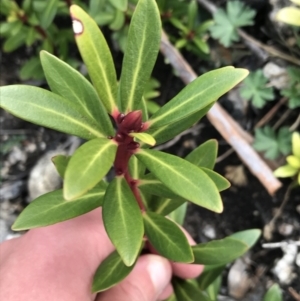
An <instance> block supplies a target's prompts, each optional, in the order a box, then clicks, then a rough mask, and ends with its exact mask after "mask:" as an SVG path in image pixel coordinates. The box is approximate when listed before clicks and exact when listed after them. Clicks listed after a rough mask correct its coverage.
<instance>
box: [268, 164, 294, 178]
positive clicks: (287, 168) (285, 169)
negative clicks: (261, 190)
mask: <svg viewBox="0 0 300 301" xmlns="http://www.w3.org/2000/svg"><path fill="white" fill-rule="evenodd" d="M298 170H299V169H298V168H295V167H293V166H291V165H289V164H287V165H284V166H280V167H278V168H277V169H276V170H274V176H275V177H278V178H289V177H293V176H294V175H296V174H297V173H298Z"/></svg>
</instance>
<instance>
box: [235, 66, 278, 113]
mask: <svg viewBox="0 0 300 301" xmlns="http://www.w3.org/2000/svg"><path fill="white" fill-rule="evenodd" d="M267 82H268V79H267V78H266V77H265V76H264V75H263V72H262V70H261V69H259V70H257V71H254V72H251V73H250V74H249V76H248V77H247V78H246V79H245V80H244V81H243V85H242V87H241V88H240V93H241V96H242V97H243V98H244V99H245V100H248V101H251V102H252V104H253V106H255V107H256V108H262V107H264V106H265V104H266V102H267V101H272V100H274V97H275V95H274V91H273V88H272V87H267Z"/></svg>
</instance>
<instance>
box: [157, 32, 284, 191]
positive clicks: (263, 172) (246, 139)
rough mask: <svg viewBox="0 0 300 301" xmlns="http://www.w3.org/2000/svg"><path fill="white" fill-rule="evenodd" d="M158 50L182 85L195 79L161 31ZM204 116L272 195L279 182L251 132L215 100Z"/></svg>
mask: <svg viewBox="0 0 300 301" xmlns="http://www.w3.org/2000/svg"><path fill="white" fill-rule="evenodd" d="M160 50H161V52H162V53H163V55H164V56H165V57H166V58H167V59H168V61H169V62H170V63H171V64H172V66H173V67H174V69H175V70H176V71H177V73H178V74H179V76H180V78H181V79H182V80H183V82H184V83H185V84H188V83H190V82H192V81H193V80H194V79H196V78H197V74H196V73H195V72H194V70H193V69H192V68H191V66H190V65H189V64H188V63H187V62H186V61H185V59H184V58H183V57H182V55H181V54H180V53H179V52H178V50H177V49H176V48H175V47H174V46H173V45H171V43H170V42H169V40H168V37H167V35H166V34H165V33H164V32H163V34H162V40H161V47H160ZM207 117H208V119H209V120H210V122H211V123H212V124H213V125H214V126H215V128H216V129H217V130H218V131H219V133H220V134H221V135H222V136H223V137H224V139H225V140H226V141H227V142H228V143H229V144H230V145H231V146H232V147H233V148H234V150H235V151H236V152H237V154H238V156H239V157H240V158H241V160H242V161H243V162H244V163H245V165H247V166H248V168H249V169H250V171H251V172H252V173H253V174H254V175H255V176H256V177H257V178H258V179H259V180H260V182H261V183H262V184H263V185H264V186H265V188H266V189H267V190H268V192H269V193H270V194H271V195H272V194H274V193H275V192H276V191H277V190H278V189H279V188H280V187H281V185H282V184H281V182H280V181H279V180H278V179H277V178H275V177H274V175H273V173H272V170H271V169H270V168H269V166H268V165H267V164H266V163H265V162H264V161H263V160H262V158H261V157H260V156H259V155H258V154H257V152H256V151H255V150H254V149H253V147H252V146H251V145H250V143H251V141H252V139H253V138H252V137H251V135H249V134H248V133H247V132H245V131H244V130H243V129H242V128H241V127H240V126H239V124H238V123H237V122H235V121H234V120H233V119H232V118H231V116H230V115H229V114H228V113H227V112H226V111H225V110H224V109H223V108H222V107H221V106H220V105H219V104H218V103H216V104H215V105H214V106H213V107H212V108H211V110H210V111H209V112H208V114H207Z"/></svg>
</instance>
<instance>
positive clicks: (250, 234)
mask: <svg viewBox="0 0 300 301" xmlns="http://www.w3.org/2000/svg"><path fill="white" fill-rule="evenodd" d="M260 236H261V230H260V229H250V230H244V231H239V232H236V233H234V234H231V235H230V237H232V238H234V239H237V240H240V241H242V242H243V243H245V244H246V245H247V246H248V249H250V248H252V247H253V246H254V245H255V244H256V242H257V240H258V239H259V237H260Z"/></svg>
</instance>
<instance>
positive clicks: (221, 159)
mask: <svg viewBox="0 0 300 301" xmlns="http://www.w3.org/2000/svg"><path fill="white" fill-rule="evenodd" d="M233 153H234V149H233V148H230V149H228V150H227V151H226V152H225V153H224V154H222V155H221V156H219V157H218V158H217V159H216V163H220V162H221V161H223V160H224V159H226V158H227V157H229V156H230V155H231V154H233Z"/></svg>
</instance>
